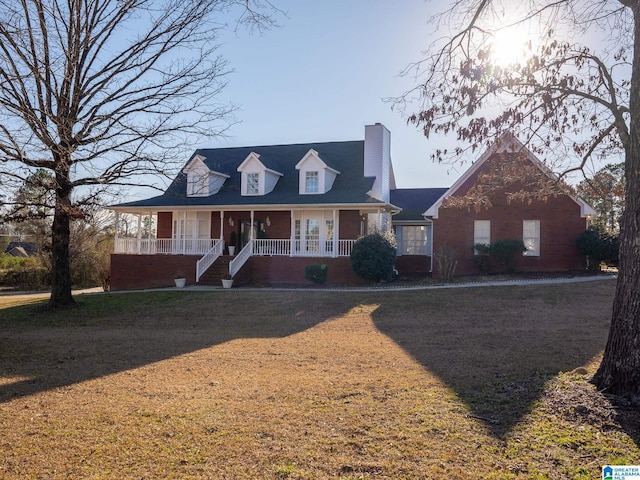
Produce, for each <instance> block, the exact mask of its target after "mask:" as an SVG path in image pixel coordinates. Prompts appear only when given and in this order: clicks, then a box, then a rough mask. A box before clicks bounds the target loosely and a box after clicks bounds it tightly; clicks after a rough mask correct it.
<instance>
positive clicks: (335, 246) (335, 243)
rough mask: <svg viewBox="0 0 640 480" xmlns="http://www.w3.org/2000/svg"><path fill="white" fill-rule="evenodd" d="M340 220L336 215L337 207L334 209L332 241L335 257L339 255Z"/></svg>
mask: <svg viewBox="0 0 640 480" xmlns="http://www.w3.org/2000/svg"><path fill="white" fill-rule="evenodd" d="M337 232H338V221H337V217H336V209H335V208H334V209H333V238H332V239H331V241H332V242H333V250H332V254H333V255H332V256H333V258H336V257H337V256H338V233H337Z"/></svg>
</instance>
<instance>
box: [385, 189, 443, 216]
mask: <svg viewBox="0 0 640 480" xmlns="http://www.w3.org/2000/svg"><path fill="white" fill-rule="evenodd" d="M447 190H448V188H401V189H396V190H391V203H392V204H394V205H396V206H398V207H400V208H402V212H400V213H398V214H396V215H394V216H393V221H394V222H399V221H424V217H423V216H422V214H423V213H424V212H425V210H427V209H428V208H429V207H430V206H431V205H433V204H434V203H435V201H436V200H438V199H439V198H440V197H441V196H442V195H443V194H444V193H445V192H446V191H447Z"/></svg>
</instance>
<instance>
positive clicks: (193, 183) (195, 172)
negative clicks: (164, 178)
mask: <svg viewBox="0 0 640 480" xmlns="http://www.w3.org/2000/svg"><path fill="white" fill-rule="evenodd" d="M205 160H206V159H205V157H203V156H202V155H195V156H194V157H193V158H192V159H191V160H190V161H189V163H187V165H186V166H185V167H184V170H183V172H184V173H185V174H186V176H187V197H208V196H210V195H215V194H216V193H218V192H219V191H220V188H222V185H223V184H224V182H225V180H226V179H227V178H229V175H225V174H224V173H220V172H214V171H211V170H209V167H207V165H206V164H205V163H204V161H205Z"/></svg>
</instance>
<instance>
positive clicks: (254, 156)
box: [236, 152, 266, 172]
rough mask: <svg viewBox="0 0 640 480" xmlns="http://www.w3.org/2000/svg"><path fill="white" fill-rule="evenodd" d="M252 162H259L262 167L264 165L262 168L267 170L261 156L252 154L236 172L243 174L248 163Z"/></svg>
mask: <svg viewBox="0 0 640 480" xmlns="http://www.w3.org/2000/svg"><path fill="white" fill-rule="evenodd" d="M252 160H255V161H256V162H258V163H259V164H260V165H262V168H263V169H265V170H266V167H265V166H264V163H262V162H261V161H260V154H259V153H256V152H251V153H250V154H249V155H247V158H245V159H244V160H243V161H242V163H241V164H240V165H238V168H237V169H236V171H238V172H242V170H244V168H245V167H246V165H247V163H249V162H251V161H252Z"/></svg>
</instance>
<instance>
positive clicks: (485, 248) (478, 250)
mask: <svg viewBox="0 0 640 480" xmlns="http://www.w3.org/2000/svg"><path fill="white" fill-rule="evenodd" d="M471 251H472V252H473V261H474V263H475V264H476V266H477V267H478V269H479V270H480V273H481V274H482V275H486V274H488V273H489V255H491V245H487V244H486V243H476V244H475V245H474V246H473V247H471Z"/></svg>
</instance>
